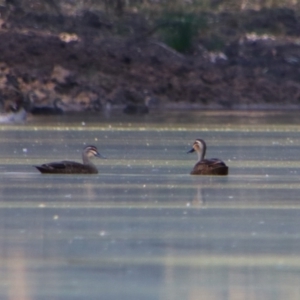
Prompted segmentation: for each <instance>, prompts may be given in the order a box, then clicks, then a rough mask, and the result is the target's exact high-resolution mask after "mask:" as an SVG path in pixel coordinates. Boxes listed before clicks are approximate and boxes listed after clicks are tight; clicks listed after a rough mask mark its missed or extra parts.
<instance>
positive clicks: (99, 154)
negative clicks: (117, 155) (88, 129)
mask: <svg viewBox="0 0 300 300" xmlns="http://www.w3.org/2000/svg"><path fill="white" fill-rule="evenodd" d="M96 157H98V158H104V159H106V156H104V155H102V154H101V153H99V152H98V153H97V155H96Z"/></svg>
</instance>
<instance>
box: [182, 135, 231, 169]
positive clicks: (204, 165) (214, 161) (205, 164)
mask: <svg viewBox="0 0 300 300" xmlns="http://www.w3.org/2000/svg"><path fill="white" fill-rule="evenodd" d="M195 151H196V152H197V154H198V161H197V163H196V164H195V166H194V168H193V170H192V171H191V173H190V174H191V175H228V166H226V164H225V163H224V162H223V161H222V160H220V159H218V158H210V159H205V158H204V157H205V153H206V143H205V141H204V140H202V139H196V140H195V142H194V144H193V148H192V149H191V150H190V151H188V152H187V153H192V152H195Z"/></svg>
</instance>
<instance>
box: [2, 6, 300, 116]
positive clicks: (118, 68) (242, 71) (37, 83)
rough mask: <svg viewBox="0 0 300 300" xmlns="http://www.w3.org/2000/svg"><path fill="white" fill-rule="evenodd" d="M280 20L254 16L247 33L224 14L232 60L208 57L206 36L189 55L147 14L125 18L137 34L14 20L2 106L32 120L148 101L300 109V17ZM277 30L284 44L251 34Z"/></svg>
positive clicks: (43, 18) (96, 18)
mask: <svg viewBox="0 0 300 300" xmlns="http://www.w3.org/2000/svg"><path fill="white" fill-rule="evenodd" d="M275 12H276V14H275V16H276V19H275V20H274V11H273V12H272V13H270V11H267V10H266V11H265V13H262V12H259V13H258V12H253V11H252V12H247V18H248V20H249V22H248V25H249V26H248V28H247V27H246V28H245V27H243V28H242V30H239V29H237V28H236V26H233V25H232V22H230V20H231V19H230V18H231V15H230V13H229V14H227V15H226V14H223V15H222V16H221V18H223V20H225V21H224V27H222V30H223V31H224V35H225V37H226V34H227V37H228V39H227V41H226V43H225V45H224V48H223V49H222V51H218V52H216V51H208V50H207V48H206V44H205V43H206V40H205V39H204V38H201V37H200V36H199V38H197V39H196V40H195V41H194V45H193V48H192V49H191V50H190V51H189V52H187V53H179V52H176V51H175V50H173V49H171V48H170V47H168V46H167V45H166V44H165V43H164V42H163V41H162V40H161V39H160V37H159V36H158V35H156V33H154V34H148V33H149V32H151V26H152V25H151V24H148V23H147V21H146V20H145V19H143V17H142V16H140V15H137V14H136V15H134V14H131V15H127V16H125V17H123V23H122V24H123V25H124V26H125V27H126V26H127V27H126V28H127V29H128V28H131V29H132V28H133V30H127V32H126V33H122V30H120V27H121V25H120V24H117V23H116V22H115V20H111V19H109V18H108V17H107V16H106V15H105V14H104V13H103V12H87V11H86V12H83V13H82V14H80V15H78V16H76V17H67V16H61V15H48V14H42V15H41V14H34V13H25V12H23V11H13V12H11V11H10V13H9V14H7V13H6V12H4V13H2V18H1V19H0V25H1V26H0V97H1V99H0V100H1V103H2V104H4V105H3V107H4V109H5V107H6V106H7V105H6V104H7V102H10V101H20V102H22V103H23V104H24V106H26V108H27V109H28V110H30V109H31V107H33V106H40V105H50V106H51V105H53V102H54V101H55V99H57V98H59V99H61V101H62V102H61V103H60V105H61V107H62V108H63V109H64V110H66V111H86V110H89V111H97V110H101V109H104V108H107V107H108V105H109V106H112V107H122V106H125V105H126V104H128V103H135V104H141V103H145V101H146V102H147V101H148V100H149V103H150V105H155V106H159V107H161V108H162V109H163V108H168V107H199V108H226V109H235V108H274V107H281V108H291V107H298V106H300V83H299V80H300V68H299V67H300V39H299V33H300V21H299V20H300V19H299V17H298V15H297V14H296V13H295V12H294V11H292V10H287V9H282V10H276V11H275ZM124 20H125V21H124ZM228 20H229V21H228ZM274 22H277V23H276V24H277V25H278V28H281V29H282V31H281V33H279V34H278V33H277V34H276V35H272V34H270V33H268V34H265V35H258V34H254V33H253V29H252V28H251V24H255V28H256V29H257V27H259V26H261V27H262V28H263V29H266V28H268V26H269V24H274ZM226 24H227V25H226ZM226 26H228V27H226ZM253 26H254V25H253ZM125 27H124V28H125ZM121 28H122V27H121ZM128 32H129V33H128Z"/></svg>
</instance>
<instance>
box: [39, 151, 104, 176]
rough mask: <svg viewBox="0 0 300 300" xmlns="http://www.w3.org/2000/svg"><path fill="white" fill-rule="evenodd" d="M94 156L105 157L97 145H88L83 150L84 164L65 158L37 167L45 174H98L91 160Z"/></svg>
mask: <svg viewBox="0 0 300 300" xmlns="http://www.w3.org/2000/svg"><path fill="white" fill-rule="evenodd" d="M92 157H100V158H105V157H104V156H102V155H101V154H100V153H99V152H98V150H97V148H96V147H95V146H87V147H85V148H84V149H83V151H82V160H83V164H81V163H78V162H75V161H68V160H65V161H61V162H51V163H48V164H43V165H41V166H35V167H36V168H37V169H38V170H39V171H40V172H41V173H44V174H97V173H98V169H97V168H96V166H95V165H94V164H93V163H92V162H91V161H90V158H92Z"/></svg>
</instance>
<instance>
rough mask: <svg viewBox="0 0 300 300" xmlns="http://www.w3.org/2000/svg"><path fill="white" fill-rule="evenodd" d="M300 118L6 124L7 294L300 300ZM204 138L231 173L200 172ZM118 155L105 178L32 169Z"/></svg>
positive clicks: (0, 179) (58, 299) (0, 215)
mask: <svg viewBox="0 0 300 300" xmlns="http://www.w3.org/2000/svg"><path fill="white" fill-rule="evenodd" d="M299 128H300V118H299V114H298V112H294V113H283V114H282V113H279V112H252V113H243V112H239V113H236V112H235V113H233V112H231V113H226V112H199V113H195V112H181V113H176V112H170V113H169V114H168V116H166V115H163V114H152V115H149V116H146V117H127V116H123V117H120V116H118V115H117V116H110V117H107V116H102V115H98V116H96V115H94V116H89V117H78V116H66V117H63V118H53V117H52V118H45V117H44V118H35V119H32V120H29V121H28V122H27V123H26V124H24V125H2V126H1V127H0V137H1V150H0V168H1V174H0V186H1V189H0V193H1V196H0V255H1V259H0V299H9V300H20V299H22V300H23V299H24V300H32V299H34V300H44V299H47V300H48V299H55V300H69V299H70V300H71V299H72V300H74V299H75V300H77V299H78V300H79V299H80V300H82V299H105V300H106V299H122V300H127V299H128V300H133V299H139V300H141V299H142V300H143V299H149V300H152V299H153V300H154V299H161V300H165V299H166V300H168V299H170V300H173V299H175V300H177V299H178V300H182V299H189V300H196V299H197V300H198V299H209V300H210V299H218V300H219V299H238V300H241V299H247V300H249V299H250V300H251V299H272V300H274V299H283V298H285V299H299V298H300V287H299V282H300V232H299V231H300V230H299V228H300V196H299V188H300V185H299V182H300V160H299V157H300V151H299V150H300V132H299ZM195 138H203V139H204V140H206V142H207V145H208V151H207V157H218V158H221V159H223V160H224V161H225V162H226V163H227V164H228V165H229V167H230V175H229V176H228V177H224V178H219V177H202V176H190V175H189V172H190V170H191V168H192V167H193V165H194V163H195V161H196V155H193V154H186V152H187V151H188V150H189V149H190V148H191V145H192V143H193V141H194V139H195ZM85 144H94V145H96V146H97V147H98V149H99V151H100V152H101V153H102V154H103V155H105V156H106V157H107V159H106V160H101V159H97V160H95V163H96V164H97V166H98V168H99V171H100V173H99V174H98V175H91V176H89V175H85V176H83V175H65V176H64V175H48V176H47V175H41V174H39V173H38V171H37V170H36V169H35V168H33V167H32V165H35V164H41V163H44V162H49V161H57V160H61V159H70V160H77V161H80V160H81V150H82V148H83V146H84V145H85Z"/></svg>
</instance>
